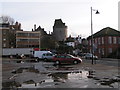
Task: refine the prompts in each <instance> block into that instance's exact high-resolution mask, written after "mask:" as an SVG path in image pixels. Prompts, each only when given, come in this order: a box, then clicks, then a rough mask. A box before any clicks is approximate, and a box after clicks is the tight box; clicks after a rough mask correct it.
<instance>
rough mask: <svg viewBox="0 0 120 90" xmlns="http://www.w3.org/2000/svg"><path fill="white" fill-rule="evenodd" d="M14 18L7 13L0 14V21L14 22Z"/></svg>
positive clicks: (11, 23)
mask: <svg viewBox="0 0 120 90" xmlns="http://www.w3.org/2000/svg"><path fill="white" fill-rule="evenodd" d="M14 22H15V21H14V19H13V18H11V17H10V16H7V15H2V16H0V23H9V24H10V25H13V24H14Z"/></svg>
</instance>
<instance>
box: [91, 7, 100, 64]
mask: <svg viewBox="0 0 120 90" xmlns="http://www.w3.org/2000/svg"><path fill="white" fill-rule="evenodd" d="M90 9H91V53H92V64H94V62H93V53H94V52H93V21H92V11H96V13H95V14H99V12H98V10H95V9H92V7H91V8H90Z"/></svg>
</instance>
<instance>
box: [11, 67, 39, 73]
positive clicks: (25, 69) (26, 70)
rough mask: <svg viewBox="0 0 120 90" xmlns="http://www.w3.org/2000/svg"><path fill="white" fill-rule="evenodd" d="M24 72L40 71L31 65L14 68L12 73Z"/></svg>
mask: <svg viewBox="0 0 120 90" xmlns="http://www.w3.org/2000/svg"><path fill="white" fill-rule="evenodd" d="M23 72H34V73H39V71H38V70H37V69H35V68H34V67H29V68H19V69H17V70H13V71H12V73H14V74H18V73H23Z"/></svg>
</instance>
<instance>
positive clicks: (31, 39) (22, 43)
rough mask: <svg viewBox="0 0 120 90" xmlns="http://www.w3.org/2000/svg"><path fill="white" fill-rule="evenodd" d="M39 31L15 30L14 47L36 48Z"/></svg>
mask: <svg viewBox="0 0 120 90" xmlns="http://www.w3.org/2000/svg"><path fill="white" fill-rule="evenodd" d="M39 39H40V32H39V31H16V48H31V47H32V48H38V47H39V41H40V40H39Z"/></svg>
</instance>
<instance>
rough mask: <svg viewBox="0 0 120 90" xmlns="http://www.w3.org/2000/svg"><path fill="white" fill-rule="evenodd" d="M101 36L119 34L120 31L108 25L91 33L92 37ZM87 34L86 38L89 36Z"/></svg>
mask: <svg viewBox="0 0 120 90" xmlns="http://www.w3.org/2000/svg"><path fill="white" fill-rule="evenodd" d="M101 36H120V31H118V30H115V29H113V28H110V27H106V28H103V29H102V30H100V31H98V32H96V33H95V34H93V37H101ZM90 37H91V36H89V37H88V38H90Z"/></svg>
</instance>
